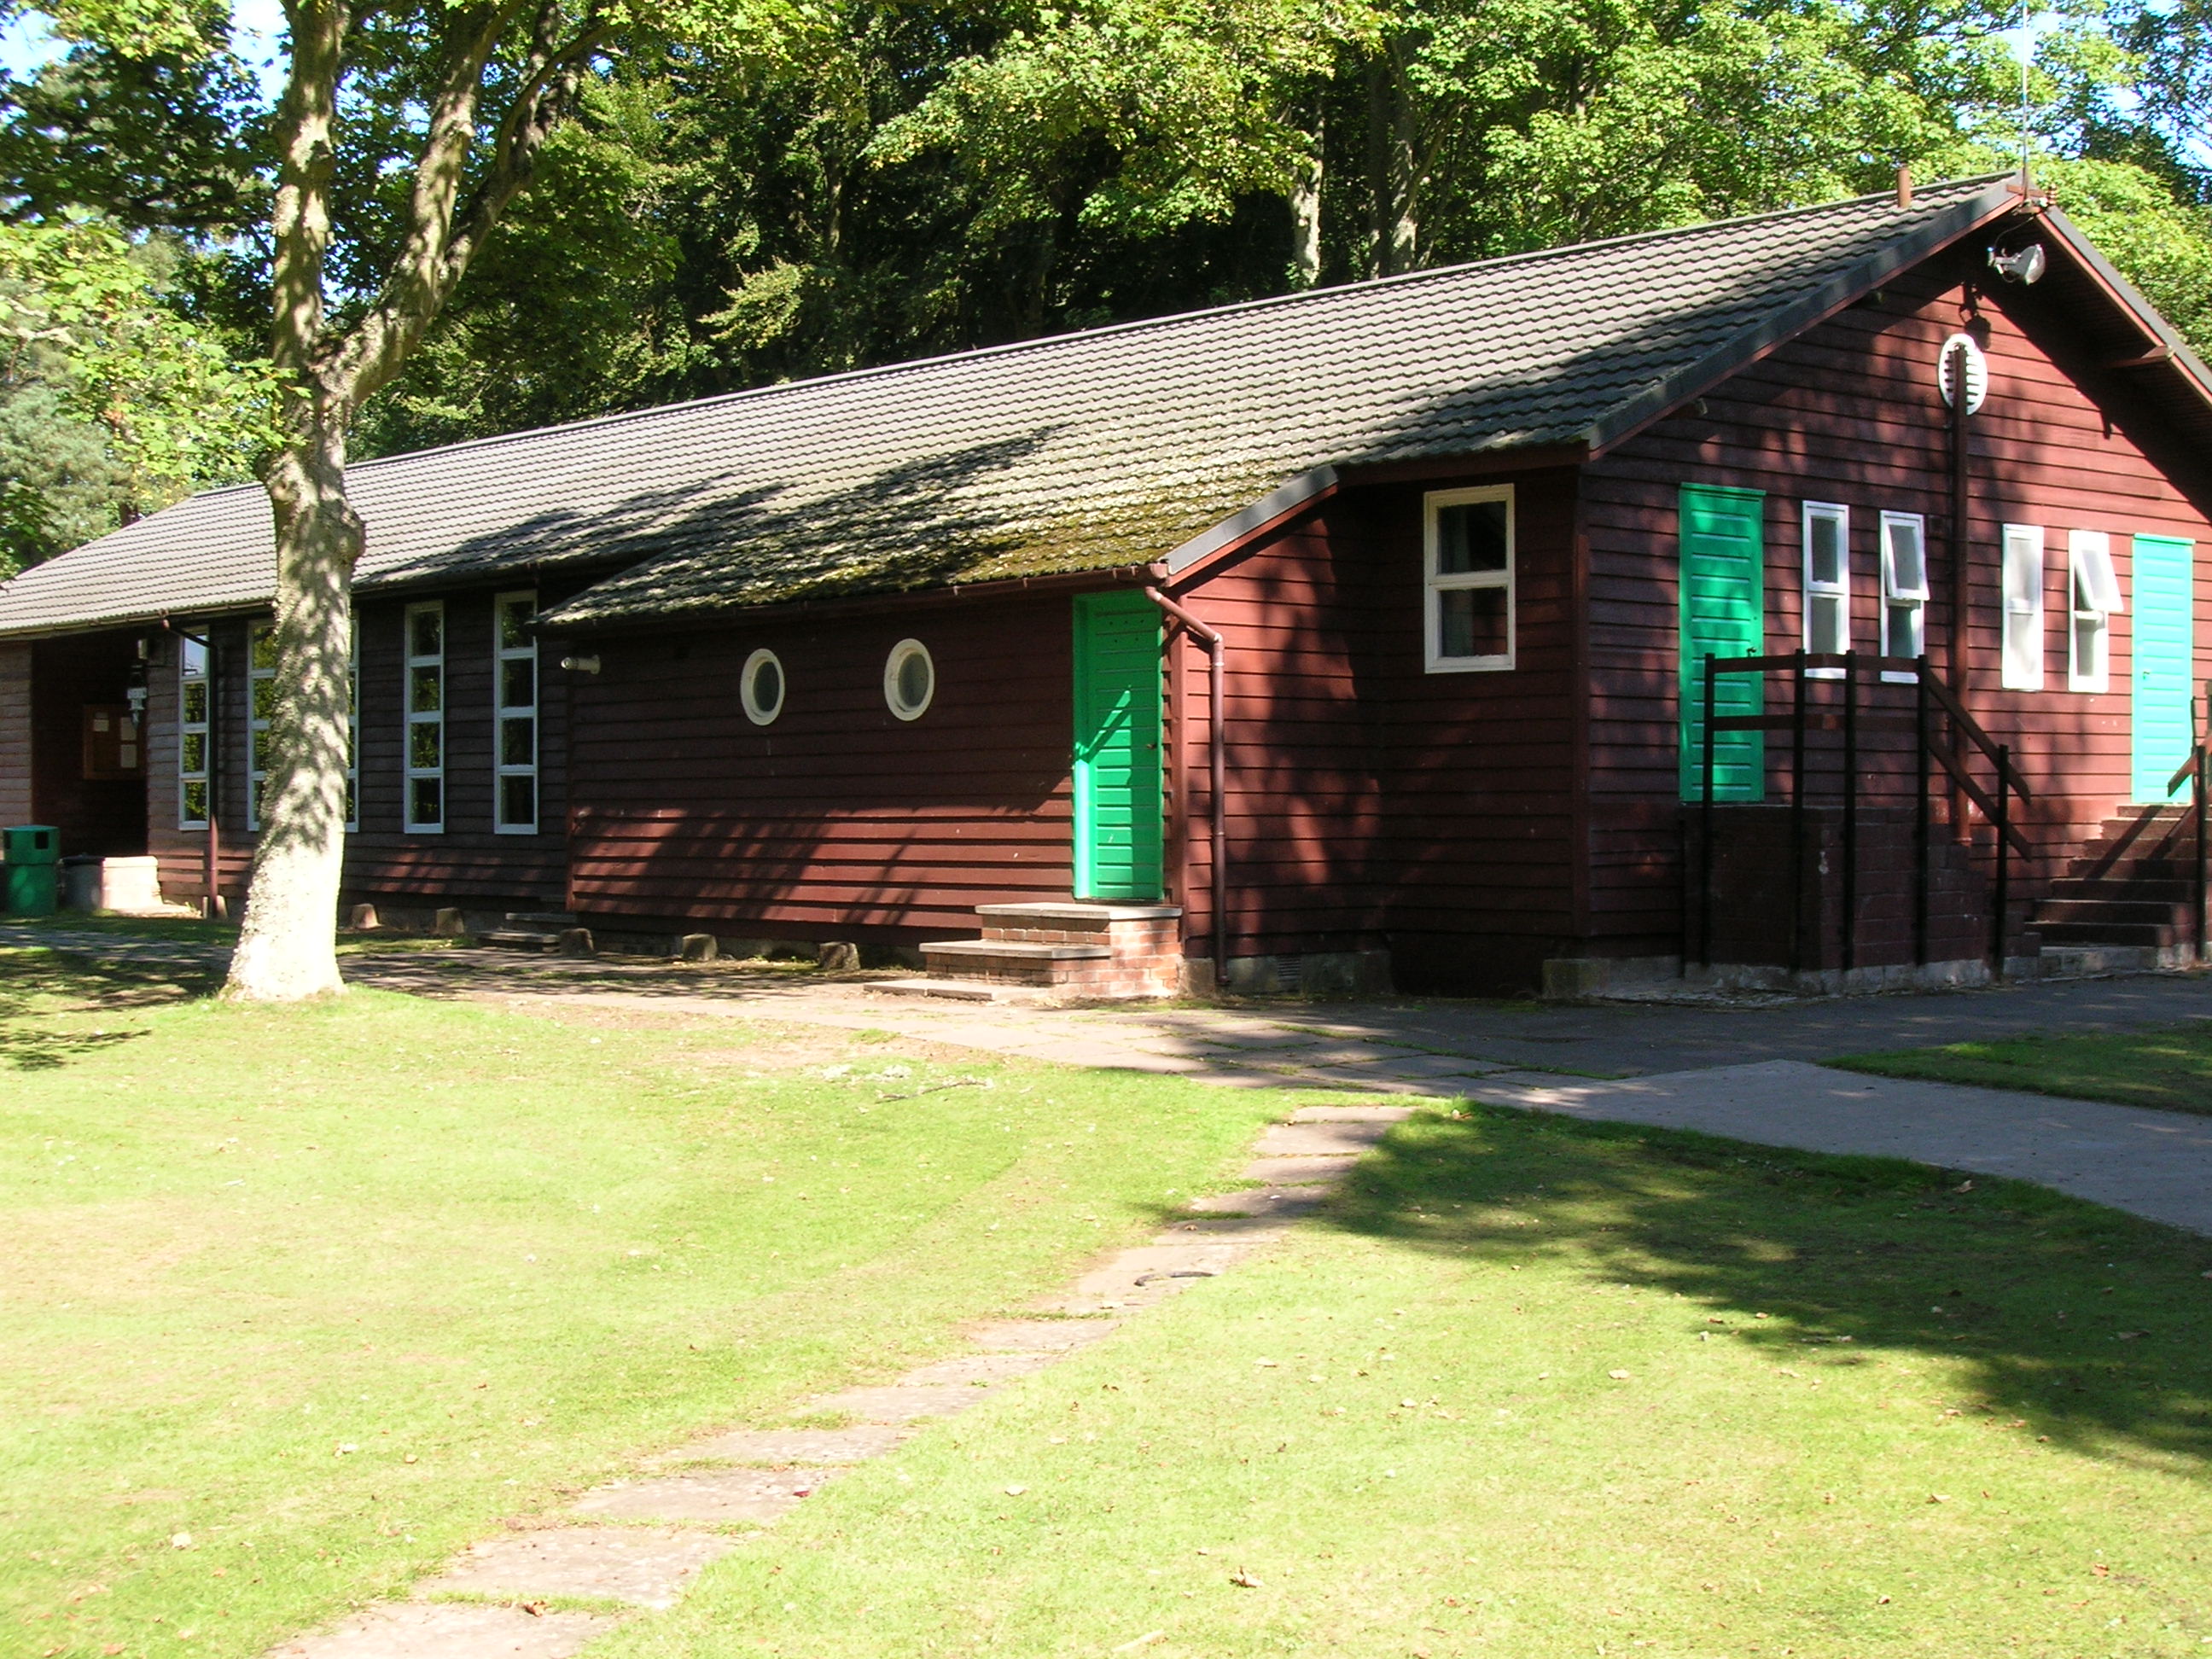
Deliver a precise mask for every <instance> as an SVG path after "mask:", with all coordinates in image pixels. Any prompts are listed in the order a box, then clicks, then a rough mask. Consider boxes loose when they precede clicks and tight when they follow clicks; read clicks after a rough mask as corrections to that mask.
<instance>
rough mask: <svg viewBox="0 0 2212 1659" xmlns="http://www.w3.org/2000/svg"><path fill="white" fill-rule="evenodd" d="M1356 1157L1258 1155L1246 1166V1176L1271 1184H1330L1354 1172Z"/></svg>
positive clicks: (1280, 1185)
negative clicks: (1272, 1156)
mask: <svg viewBox="0 0 2212 1659" xmlns="http://www.w3.org/2000/svg"><path fill="white" fill-rule="evenodd" d="M1358 1162H1359V1160H1358V1158H1356V1157H1351V1156H1346V1157H1340V1158H1254V1159H1253V1160H1252V1161H1251V1162H1250V1163H1249V1164H1246V1165H1245V1166H1244V1179H1245V1180H1247V1181H1263V1182H1267V1184H1268V1185H1269V1186H1271V1187H1308V1186H1316V1185H1319V1186H1328V1185H1331V1184H1333V1183H1334V1182H1339V1181H1341V1180H1343V1179H1344V1177H1345V1176H1346V1175H1348V1174H1350V1173H1351V1171H1352V1165H1353V1164H1357V1163H1358Z"/></svg>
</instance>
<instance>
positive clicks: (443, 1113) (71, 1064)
mask: <svg viewBox="0 0 2212 1659" xmlns="http://www.w3.org/2000/svg"><path fill="white" fill-rule="evenodd" d="M204 988H205V987H204V986H198V985H194V984H191V983H188V982H179V981H175V980H173V979H170V978H167V977H165V970H162V969H155V968H149V969H143V970H138V969H132V970H112V971H106V972H94V971H93V970H91V969H88V968H85V967H84V966H82V964H78V965H75V966H72V965H71V964H70V963H69V962H68V961H67V960H66V959H65V958H62V957H56V956H54V955H52V954H50V953H48V952H46V951H41V950H36V949H30V948H24V947H21V946H20V945H14V946H10V947H9V948H4V949H0V1269H4V1277H0V1653H4V1654H6V1655H8V1656H9V1659H13V1656H16V1655H24V1656H45V1655H56V1656H62V1655H66V1656H71V1659H76V1656H95V1655H97V1656H109V1659H112V1656H117V1655H122V1656H128V1659H155V1656H161V1659H169V1656H185V1655H192V1656H238V1659H246V1656H252V1655H257V1654H259V1653H260V1652H262V1651H263V1650H264V1649H265V1648H266V1647H267V1646H268V1645H269V1644H270V1643H271V1642H273V1641H275V1640H276V1639H277V1638H282V1637H283V1636H286V1635H289V1634H291V1633H293V1632H295V1631H297V1630H299V1629H301V1628H303V1627H305V1626H310V1625H313V1624H314V1623H315V1622H317V1621H318V1620H321V1619H323V1618H325V1617H327V1616H329V1615H331V1613H335V1612H337V1611H339V1610H342V1609H343V1607H345V1606H346V1605H347V1604H348V1603H349V1601H360V1600H366V1599H368V1598H371V1597H374V1596H377V1595H385V1594H387V1593H392V1592H394V1591H397V1590H398V1589H402V1588H403V1587H404V1584H405V1583H407V1581H408V1580H410V1578H411V1577H414V1576H416V1575H417V1574H419V1573H421V1572H422V1571H425V1570H426V1569H428V1568H430V1567H432V1566H434V1565H435V1564H437V1563H438V1562H440V1561H441V1560H442V1559H444V1558H445V1557H447V1555H448V1554H450V1553H452V1552H453V1550H454V1549H455V1548H457V1547H459V1546H460V1545H462V1544H464V1543H465V1542H466V1541H469V1540H470V1539H471V1538H474V1537H477V1536H481V1535H483V1534H485V1533H487V1532H489V1531H491V1530H494V1529H495V1528H497V1526H498V1524H499V1520H500V1518H501V1517H502V1516H515V1515H524V1516H526V1515H529V1514H531V1513H532V1512H535V1511H540V1510H545V1509H547V1508H549V1507H551V1506H553V1505H555V1504H556V1502H557V1501H558V1500H559V1498H561V1496H562V1494H564V1493H567V1492H573V1491H574V1490H575V1489H577V1488H579V1487H580V1486H583V1485H585V1484H586V1483H587V1482H590V1481H592V1480H595V1479H597V1478H599V1477H601V1476H603V1475H605V1474H608V1473H609V1472H611V1471H615V1470H617V1469H619V1468H623V1467H624V1466H625V1465H626V1464H627V1463H628V1462H629V1460H631V1459H633V1458H635V1456H637V1455H640V1454H642V1453H647V1452H650V1451H654V1450H659V1449H665V1448H666V1447H668V1446H671V1445H672V1444H675V1443H678V1442H679V1441H681V1440H682V1439H683V1438H684V1437H686V1436H688V1435H690V1434H693V1433H695V1432H697V1431H702V1430H705V1429H708V1428H709V1427H714V1426H719V1425H732V1424H738V1423H747V1422H750V1423H763V1424H770V1423H775V1422H777V1421H781V1420H783V1419H785V1418H786V1417H787V1414H788V1413H789V1412H790V1411H791V1409H792V1408H793V1404H794V1402H795V1401H796V1400H797V1399H798V1397H799V1396H800V1395H803V1394H805V1393H806V1392H808V1391H811V1390H812V1389H821V1388H827V1387H834V1386H839V1385H842V1384H843V1383H847V1382H850V1381H856V1380H869V1379H872V1378H877V1377H880V1376H884V1375H886V1374H889V1373H891V1372H895V1371H896V1370H899V1369H902V1367H903V1366H904V1365H905V1364H910V1363H913V1362H915V1361H916V1360H918V1359H923V1358H929V1357H932V1356H933V1355H936V1354H939V1353H942V1352H950V1351H952V1350H953V1349H954V1348H955V1347H956V1346H957V1343H958V1340H959V1339H958V1338H957V1331H956V1327H957V1323H958V1322H960V1321H962V1320H963V1319H965V1318H969V1317H971V1316H981V1315H987V1314H992V1313H996V1312H1000V1311H1002V1310H1008V1309H1012V1308H1016V1307H1018V1306H1019V1305H1021V1304H1023V1303H1024V1302H1025V1301H1026V1300H1027V1299H1028V1298H1030V1297H1032V1296H1034V1295H1035V1294H1036V1293H1038V1292H1039V1291H1043V1290H1046V1289H1048V1288H1052V1287H1055V1286H1057V1285H1060V1284H1061V1283H1063V1282H1064V1281H1065V1280H1066V1279H1067V1278H1068V1277H1069V1276H1070V1275H1071V1274H1072V1273H1073V1272H1074V1271H1075V1269H1076V1267H1077V1266H1078V1264H1079V1262H1080V1261H1083V1260H1084V1259H1085V1258H1087V1257H1088V1256H1089V1255H1091V1253H1092V1252H1094V1251H1095V1250H1097V1249H1099V1248H1101V1247H1102V1246H1103V1245H1107V1244H1112V1243H1119V1242H1121V1241H1122V1240H1123V1239H1125V1238H1126V1237H1129V1236H1131V1235H1133V1234H1135V1233H1138V1232H1139V1231H1141V1230H1142V1229H1143V1228H1145V1227H1146V1225H1149V1224H1150V1223H1151V1221H1152V1218H1154V1217H1155V1216H1156V1215H1157V1214H1158V1212H1159V1210H1160V1209H1161V1208H1162V1207H1163V1206H1172V1205H1173V1204H1174V1203H1175V1201H1176V1197H1177V1196H1178V1195H1181V1194H1188V1193H1189V1192H1191V1191H1193V1190H1194V1189H1199V1188H1207V1187H1210V1186H1213V1185H1217V1184H1218V1182H1219V1181H1220V1178H1221V1176H1222V1175H1223V1172H1224V1171H1225V1170H1231V1171H1233V1170H1234V1169H1235V1167H1236V1162H1235V1160H1236V1155H1237V1153H1238V1152H1239V1151H1240V1150H1241V1149H1242V1148H1243V1146H1244V1145H1245V1144H1246V1143H1247V1142H1248V1140H1249V1137H1250V1136H1251V1134H1252V1133H1254V1131H1255V1127H1256V1126H1257V1124H1258V1123H1259V1122H1260V1121H1262V1120H1263V1119H1265V1118H1267V1117H1271V1116H1276V1115H1281V1113H1282V1112H1283V1111H1284V1110H1285V1108H1286V1106H1287V1105H1288V1104H1289V1102H1288V1101H1287V1100H1286V1098H1285V1097H1282V1096H1277V1095H1267V1094H1255V1093H1246V1092H1243V1091H1232V1090H1222V1089H1209V1088H1205V1087H1202V1086H1199V1085H1187V1084H1182V1083H1177V1082H1175V1081H1172V1080H1165V1081H1164V1080H1161V1079H1152V1078H1142V1077H1136V1076H1133V1075H1128V1074H1113V1073H1071V1072H1064V1071H1058V1070H1049V1069H1046V1068H1043V1067H1041V1066H1027V1065H1018V1064H1006V1065H1000V1064H991V1063H986V1062H984V1061H981V1060H977V1059H975V1058H974V1057H972V1056H967V1055H962V1054H957V1053H940V1054H933V1053H931V1052H929V1051H927V1050H926V1049H924V1048H919V1047H917V1046H916V1045H914V1044H911V1043H905V1042H900V1041H898V1040H895V1039H892V1040H878V1039H880V1034H876V1038H875V1039H872V1037H871V1036H869V1035H866V1034H854V1036H851V1037H850V1038H848V1037H847V1036H844V1035H842V1034H837V1033H829V1034H823V1033H820V1032H812V1033H810V1032H806V1031H805V1030H799V1028H783V1029H781V1030H779V1029H777V1028H773V1027H750V1028H749V1027H746V1026H743V1025H739V1024H736V1023H734V1022H726V1021H704V1020H696V1019H694V1020H691V1021H689V1022H685V1021H683V1020H681V1019H678V1018H673V1017H667V1016H637V1015H625V1016H622V1017H621V1018H620V1022H619V1023H617V1017H614V1016H611V1015H610V1016H606V1017H605V1018H602V1019H601V1020H600V1021H599V1023H596V1024H594V1023H592V1020H591V1018H589V1017H587V1016H586V1015H585V1014H583V1013H578V1014H576V1015H574V1016H573V1017H568V1018H561V1019H557V1020H556V1019H552V1018H538V1017H533V1016H528V1015H523V1014H517V1013H513V1012H506V1011H500V1010H492V1009H489V1008H485V1007H481V1006H471V1005H465V1004H459V1003H452V1002H434V1001H428V1000H420V999H416V998H410V997H402V996H397V995H387V994H374V993H359V994H355V995H353V996H351V997H349V998H348V999H346V1000H344V1001H343V1004H340V1005H336V1006H329V1007H321V1008H313V1009H307V1010H295V1011H287V1012H269V1011H264V1010H255V1009H250V1008H238V1007H230V1006H223V1005H220V1004H216V1003H214V1002H211V1001H209V1000H205V999H204V998H203V997H199V996H197V995H196V994H194V993H197V991H199V990H202V989H204Z"/></svg>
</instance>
